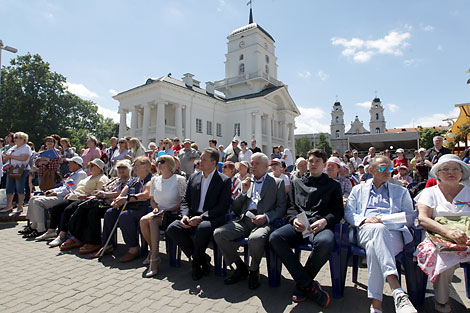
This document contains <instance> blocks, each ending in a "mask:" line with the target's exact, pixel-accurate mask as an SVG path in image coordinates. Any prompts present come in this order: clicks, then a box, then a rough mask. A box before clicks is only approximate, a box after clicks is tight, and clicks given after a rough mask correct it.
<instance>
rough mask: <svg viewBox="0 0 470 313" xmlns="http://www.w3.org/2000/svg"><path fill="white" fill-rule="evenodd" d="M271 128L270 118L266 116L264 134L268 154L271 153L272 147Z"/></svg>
mask: <svg viewBox="0 0 470 313" xmlns="http://www.w3.org/2000/svg"><path fill="white" fill-rule="evenodd" d="M272 126H273V123H272V120H271V116H270V115H268V116H267V117H266V132H267V133H268V134H267V136H268V143H267V146H268V151H266V152H269V151H271V149H272V147H273V131H272V128H273V127H272Z"/></svg>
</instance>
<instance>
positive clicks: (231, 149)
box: [224, 136, 241, 163]
mask: <svg viewBox="0 0 470 313" xmlns="http://www.w3.org/2000/svg"><path fill="white" fill-rule="evenodd" d="M239 142H240V139H239V138H238V136H235V137H233V139H232V144H231V145H230V146H228V147H227V148H225V151H224V152H225V159H224V162H225V161H232V162H233V163H236V162H238V154H239V153H240V151H241V149H240V148H239V147H238V143H239Z"/></svg>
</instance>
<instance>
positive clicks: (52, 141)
mask: <svg viewBox="0 0 470 313" xmlns="http://www.w3.org/2000/svg"><path fill="white" fill-rule="evenodd" d="M46 142H54V140H46Z"/></svg>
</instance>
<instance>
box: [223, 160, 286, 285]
mask: <svg viewBox="0 0 470 313" xmlns="http://www.w3.org/2000/svg"><path fill="white" fill-rule="evenodd" d="M251 164H252V170H253V176H254V181H252V180H251V179H250V178H247V179H245V180H244V181H243V182H242V190H241V191H242V193H241V194H240V195H239V196H238V197H237V198H236V199H235V201H234V202H233V204H232V210H233V211H234V212H235V213H236V214H237V215H239V218H237V219H235V220H233V221H231V222H229V223H227V224H225V225H223V226H221V227H219V228H217V229H216V230H215V231H214V239H215V241H216V242H217V245H218V246H219V248H220V250H221V251H222V254H223V256H224V258H225V260H226V262H227V264H232V263H235V264H236V267H237V268H236V270H235V272H234V274H233V275H232V276H231V277H229V278H227V279H226V280H225V281H224V282H225V284H227V285H231V284H235V283H237V282H239V281H240V280H241V279H244V278H246V277H247V276H249V279H248V287H249V288H250V289H256V288H258V286H259V264H260V262H261V258H262V257H263V253H264V246H265V244H266V243H267V241H268V238H269V234H270V233H271V232H272V231H273V228H274V227H273V222H274V220H275V219H276V218H280V217H282V216H284V215H285V212H286V191H285V187H284V181H283V180H282V179H279V178H275V177H273V176H270V175H268V173H267V169H268V164H269V159H268V157H267V156H266V155H265V154H263V153H255V154H253V155H252V156H251ZM243 237H248V253H249V254H250V258H251V263H250V267H249V268H248V266H247V265H246V264H245V263H244V262H243V261H242V260H241V259H240V257H239V256H238V252H237V249H238V246H239V244H238V243H237V242H235V240H236V239H238V238H243Z"/></svg>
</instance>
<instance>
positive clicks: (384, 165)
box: [344, 155, 417, 313]
mask: <svg viewBox="0 0 470 313" xmlns="http://www.w3.org/2000/svg"><path fill="white" fill-rule="evenodd" d="M370 172H371V173H372V179H371V180H370V181H368V182H366V183H365V184H359V185H356V186H354V188H353V189H352V191H351V194H350V195H349V197H348V201H347V203H346V207H345V209H344V218H345V219H346V221H347V222H348V223H349V224H351V226H353V227H355V228H356V229H355V230H357V234H356V236H355V237H356V238H353V239H356V240H357V243H358V244H359V245H360V246H361V247H363V248H364V249H365V250H366V255H367V268H368V271H369V280H368V284H367V286H368V287H367V293H368V297H369V298H372V305H371V308H370V311H371V312H372V313H374V312H379V313H380V312H382V297H383V287H384V282H385V281H387V282H388V283H389V285H390V288H391V289H392V295H393V299H394V302H395V311H396V312H397V313H405V312H407V313H411V312H417V311H416V309H415V308H414V307H413V305H412V304H411V302H410V300H409V299H408V296H407V295H406V294H405V292H404V291H403V289H402V288H401V287H400V283H399V282H398V272H397V268H396V264H395V256H396V255H397V254H398V253H399V252H401V251H402V250H403V246H404V244H407V243H409V242H411V240H412V237H411V234H410V232H409V230H408V228H407V227H405V226H411V225H412V223H413V220H414V218H415V214H414V212H413V206H412V202H411V197H410V195H409V193H408V191H407V190H406V189H405V188H403V187H401V186H397V185H394V184H391V183H389V180H390V177H391V173H392V172H393V164H392V162H391V161H390V159H389V158H388V157H386V156H382V155H379V156H377V157H374V158H372V159H371V161H370ZM400 212H405V217H406V218H404V220H401V221H399V222H398V223H389V222H386V220H388V219H389V218H390V217H391V214H393V213H400Z"/></svg>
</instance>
